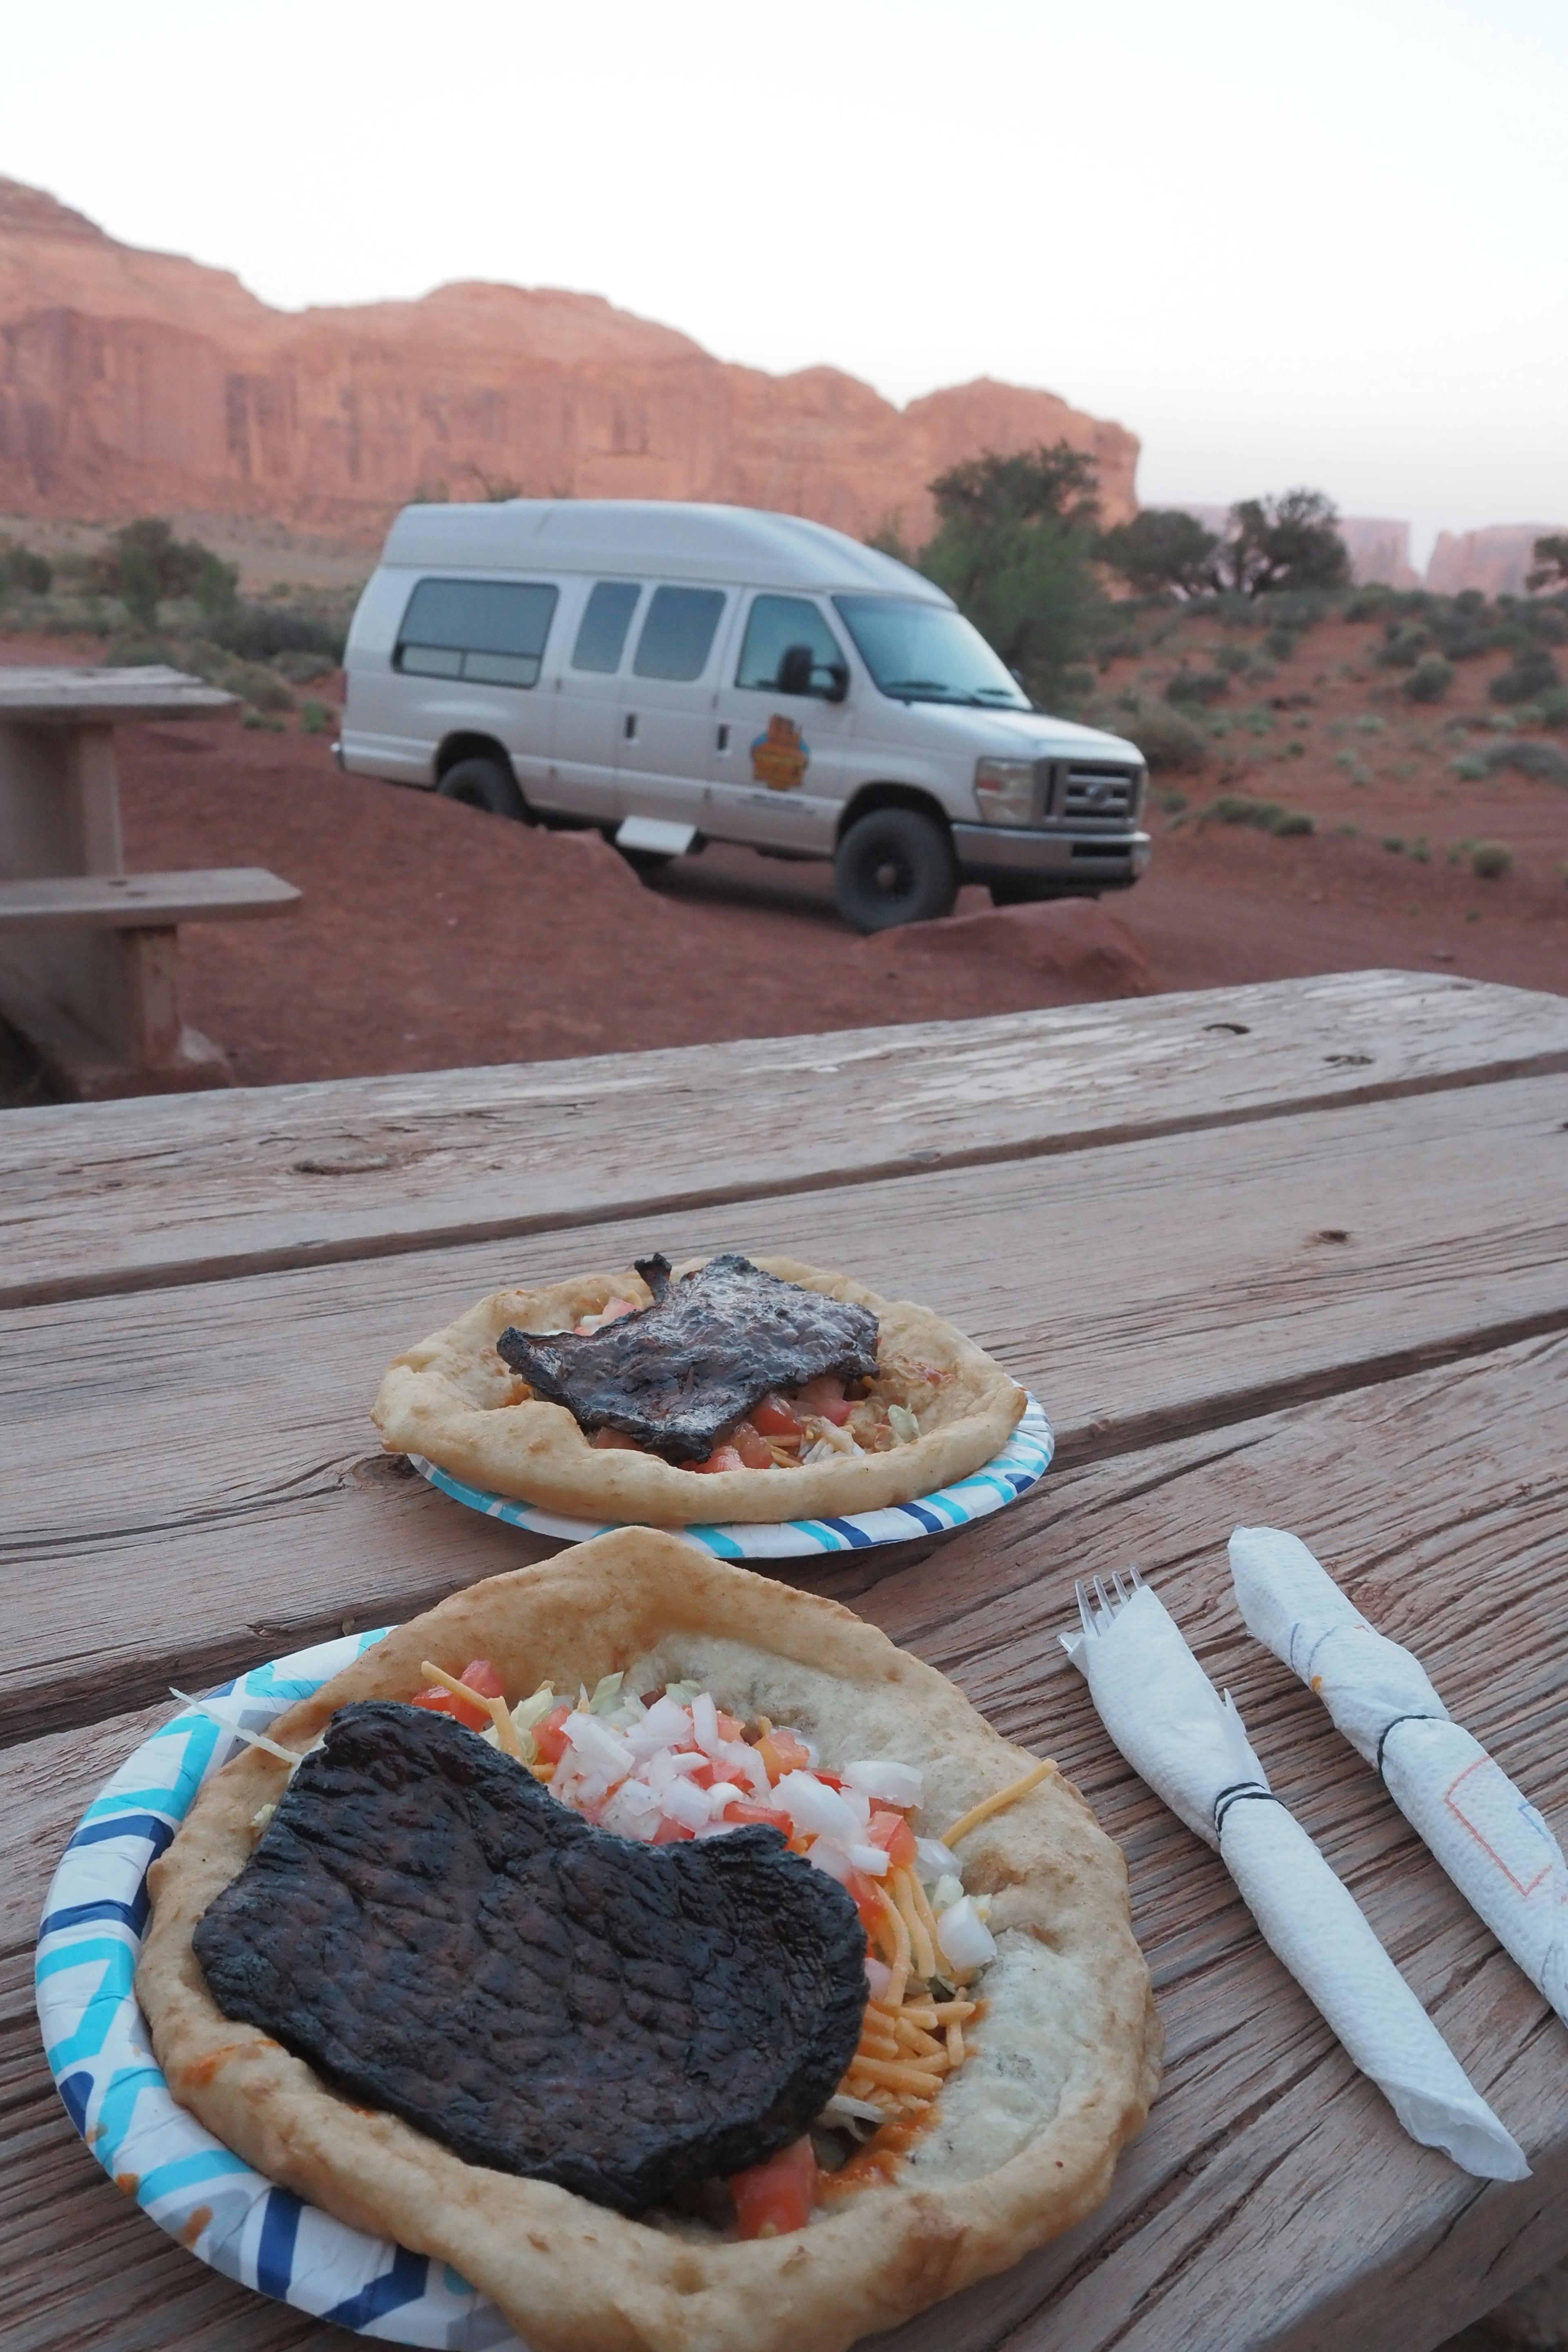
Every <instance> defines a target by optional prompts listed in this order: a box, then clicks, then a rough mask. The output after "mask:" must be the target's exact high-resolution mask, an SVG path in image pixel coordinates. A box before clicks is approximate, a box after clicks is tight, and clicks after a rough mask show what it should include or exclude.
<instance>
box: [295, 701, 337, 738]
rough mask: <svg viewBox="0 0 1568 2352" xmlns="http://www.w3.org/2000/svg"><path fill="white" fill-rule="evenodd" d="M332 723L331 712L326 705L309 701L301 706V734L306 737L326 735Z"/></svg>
mask: <svg viewBox="0 0 1568 2352" xmlns="http://www.w3.org/2000/svg"><path fill="white" fill-rule="evenodd" d="M331 723H332V714H331V709H330V707H329V706H328V705H327V704H326V703H324V702H314V701H311V700H310V699H307V700H305V701H304V702H302V703H301V704H300V731H301V733H303V734H306V735H324V734H325V733H326V731H327V730H328V728H329V727H330V726H331Z"/></svg>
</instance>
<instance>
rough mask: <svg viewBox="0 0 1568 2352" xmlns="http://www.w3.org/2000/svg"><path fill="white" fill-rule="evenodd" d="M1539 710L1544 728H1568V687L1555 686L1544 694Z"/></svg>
mask: <svg viewBox="0 0 1568 2352" xmlns="http://www.w3.org/2000/svg"><path fill="white" fill-rule="evenodd" d="M1537 708H1538V709H1539V710H1540V712H1541V723H1542V726H1543V727H1568V686H1554V687H1553V688H1552V691H1551V693H1550V694H1543V695H1542V698H1541V700H1540V703H1539V704H1538V706H1537Z"/></svg>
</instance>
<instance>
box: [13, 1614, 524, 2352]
mask: <svg viewBox="0 0 1568 2352" xmlns="http://www.w3.org/2000/svg"><path fill="white" fill-rule="evenodd" d="M387 1630H388V1629H387V1628H386V1627H383V1628H382V1630H381V1632H380V1633H355V1634H351V1635H350V1636H349V1638H348V1639H347V1640H345V1641H341V1642H326V1643H321V1645H320V1646H319V1647H318V1648H316V1649H313V1650H300V1651H297V1652H296V1653H295V1654H293V1656H291V1657H287V1658H279V1659H277V1660H275V1661H274V1662H273V1664H270V1665H266V1666H258V1667H257V1668H256V1670H255V1671H254V1672H253V1673H251V1674H248V1675H242V1676H241V1678H240V1680H239V1681H238V1682H236V1683H230V1684H228V1685H226V1687H225V1689H224V1690H223V1691H221V1692H215V1693H214V1694H213V1697H214V1699H215V1701H216V1704H217V1705H218V1706H221V1707H222V1708H223V1710H224V1712H225V1713H226V1715H227V1716H229V1717H230V1718H231V1720H233V1721H234V1722H237V1723H239V1724H242V1725H243V1726H244V1727H245V1728H246V1729H247V1731H265V1730H266V1728H267V1727H268V1724H269V1723H271V1722H272V1720H273V1719H274V1717H277V1716H279V1715H281V1714H282V1712H283V1710H284V1709H285V1707H289V1706H292V1705H293V1704H294V1702H295V1700H296V1699H301V1698H308V1697H309V1696H310V1693H311V1692H312V1691H315V1690H319V1689H320V1688H321V1685H322V1684H323V1683H324V1682H326V1681H327V1680H329V1678H330V1677H331V1675H335V1674H339V1673H341V1672H342V1668H343V1667H344V1666H346V1665H350V1664H353V1660H354V1659H355V1658H357V1657H358V1656H359V1655H360V1654H361V1653H362V1652H363V1651H364V1650H367V1649H368V1648H369V1647H370V1645H371V1643H373V1642H379V1641H380V1640H381V1639H382V1636H383V1634H384V1633H385V1632H386V1631H387ZM239 1746H240V1742H239V1741H238V1740H237V1739H236V1738H233V1737H232V1735H231V1734H230V1733H228V1732H226V1731H225V1730H224V1729H222V1728H221V1727H220V1726H218V1725H217V1724H216V1723H214V1722H213V1721H212V1720H211V1718H210V1717H207V1716H205V1715H199V1714H197V1713H196V1712H195V1710H194V1709H187V1710H186V1712H185V1713H184V1714H182V1715H177V1716H174V1717H172V1719H171V1720H170V1721H169V1722H167V1723H165V1724H163V1725H161V1726H160V1727H159V1728H158V1729H157V1730H156V1731H155V1732H153V1736H152V1738H150V1739H148V1740H147V1741H146V1742H145V1743H144V1744H143V1745H142V1747H141V1748H138V1749H137V1750H136V1753H135V1754H134V1755H133V1756H132V1758H131V1759H130V1760H129V1762H128V1763H125V1764H123V1765H121V1769H120V1770H119V1771H118V1772H117V1773H116V1774H115V1775H114V1778H113V1779H112V1780H110V1782H109V1783H108V1784H107V1786H106V1787H105V1788H104V1790H102V1792H101V1794H100V1795H99V1796H98V1797H96V1798H95V1799H94V1800H93V1801H92V1803H91V1804H90V1805H89V1807H88V1809H87V1811H86V1812H85V1813H84V1814H83V1815H82V1818H81V1821H80V1822H79V1825H78V1828H77V1832H76V1834H75V1836H74V1837H73V1838H72V1839H71V1842H70V1843H69V1844H68V1846H67V1848H66V1850H65V1853H64V1855H63V1856H62V1858H61V1861H60V1866H59V1868H58V1870H57V1871H56V1873H55V1876H54V1883H53V1885H51V1886H50V1888H49V1895H48V1901H47V1905H46V1906H45V1909H44V1919H43V1925H42V1927H40V1928H39V1930H38V1957H37V1996H38V2021H39V2024H40V2025H41V2027H42V2029H43V2035H44V2049H45V2053H46V2054H47V2058H48V2062H49V2070H50V2072H51V2073H52V2074H53V2075H54V2078H55V2084H56V2087H57V2089H58V2092H59V2095H60V2097H61V2099H62V2100H63V2101H64V2102H65V2107H66V2112H67V2114H68V2116H70V2119H71V2121H72V2123H73V2124H74V2125H75V2126H76V2127H77V2129H78V2131H79V2133H80V2134H81V2136H82V2137H83V2139H84V2140H85V2141H86V2142H87V2144H88V2146H89V2148H90V2149H91V2150H92V2153H93V2154H94V2156H96V2157H97V2158H98V2160H99V2162H100V2164H101V2165H102V2167H103V2168H104V2170H105V2172H107V2173H108V2174H109V2176H110V2179H111V2180H112V2181H113V2182H114V2184H115V2186H116V2188H117V2189H122V2190H123V2191H124V2192H125V2193H126V2195H128V2196H131V2197H134V2198H135V2200H136V2202H137V2203H138V2204H139V2205H140V2206H141V2207H142V2210H143V2211H144V2212H145V2213H146V2214H147V2215H148V2216H149V2217H150V2218H151V2219H152V2220H153V2221H156V2222H157V2224H158V2226H159V2228H160V2229H162V2230H166V2231H168V2232H169V2235H170V2236H171V2237H173V2238H177V2239H178V2240H179V2242H180V2243H181V2244H182V2245H183V2246H187V2247H189V2249H190V2251H191V2252H193V2253H195V2254H197V2255H199V2256H200V2258H201V2260H202V2261H203V2262H205V2263H211V2265H212V2267H213V2269H214V2270H217V2271H222V2272H223V2273H224V2274H225V2275H226V2277H228V2278H232V2279H237V2280H238V2282H239V2284H240V2285H241V2286H248V2287H254V2288H255V2289H256V2290H257V2291H258V2293H259V2294H269V2295H275V2296H277V2297H278V2299H279V2301H280V2302H283V2303H289V2304H292V2305H294V2306H295V2308H296V2309H297V2310H299V2311H307V2312H309V2313H310V2315H311V2316H312V2317H313V2318H316V2319H324V2320H331V2321H332V2322H334V2323H335V2324H336V2325H337V2326H340V2327H352V2328H353V2329H355V2330H356V2331H357V2333H358V2334H360V2335H361V2336H374V2337H376V2338H378V2339H379V2340H380V2341H381V2342H382V2343H384V2344H424V2345H434V2346H440V2347H449V2352H526V2347H523V2346H522V2345H521V2343H520V2340H519V2338H518V2337H517V2336H516V2335H514V2333H513V2332H512V2329H511V2326H510V2323H509V2322H508V2321H507V2320H506V2319H504V2318H503V2317H502V2315H501V2314H500V2312H499V2311H498V2310H497V2309H496V2307H495V2305H493V2304H492V2303H490V2302H489V2301H488V2300H487V2299H486V2298H485V2297H484V2296H483V2295H481V2294H479V2292H478V2291H477V2289H475V2288H473V2287H471V2286H469V2285H468V2282H467V2280H465V2279H462V2278H459V2277H458V2273H457V2272H456V2271H454V2270H450V2269H448V2267H447V2264H446V2263H443V2262H440V2261H438V2260H437V2259H435V2258H434V2257H432V2256H429V2255H426V2254H414V2253H410V2252H408V2250H407V2248H406V2247H404V2246H396V2245H392V2244H390V2243H389V2242H386V2241H385V2240H384V2239H377V2238H372V2237H368V2236H366V2235H365V2233H364V2232H363V2231H360V2230H351V2229H349V2228H348V2227H347V2226H346V2224H345V2223H343V2222H342V2221H332V2220H331V2217H330V2216H329V2215H328V2214H325V2213H323V2212H321V2210H319V2208H317V2207H316V2206H313V2205H307V2204H306V2203H305V2202H304V2201H303V2200H302V2199H300V2198H299V2197H296V2196H295V2195H294V2194H293V2193H292V2191H291V2190H289V2189H280V2188H279V2187H278V2186H277V2184H276V2183H275V2182H273V2181H270V2180H268V2179H267V2178H266V2177H265V2175H264V2174H262V2173H259V2172H256V2171H253V2170H252V2169H251V2168H250V2166H249V2165H248V2164H247V2163H246V2162H245V2160H244V2158H242V2157H237V2156H236V2155H234V2154H233V2152H232V2151H231V2150H230V2149H228V2148H226V2147H224V2145H223V2143H222V2141H221V2140H216V2139H215V2138H214V2137H213V2136H212V2134H211V2133H210V2132H209V2131H206V2130H205V2129H204V2128H203V2126H201V2125H200V2124H199V2123H198V2122H197V2121H196V2119H195V2116H191V2115H187V2114H186V2112H185V2110H184V2107H181V2106H177V2105H175V2103H174V2098H173V2097H172V2096H171V2095H170V2091H169V2086H168V2084H167V2083H166V2082H165V2081H164V2080H163V2074H162V2073H161V2071H160V2069H159V2066H158V2063H157V2061H156V2059H155V2058H154V2057H153V2045H152V2042H151V2040H150V2038H149V2035H148V2032H147V2025H146V2021H145V2019H144V2018H143V2017H142V2012H141V2011H140V2009H139V2008H138V2007H137V2005H136V1995H135V1992H134V1990H132V1976H133V1973H134V1970H135V1967H136V1957H137V1954H138V1953H139V1952H140V1950H141V1948H142V1932H143V1930H144V1928H145V1927H146V1924H147V1918H148V1914H149V1912H150V1910H151V1907H152V1906H151V1904H150V1903H149V1900H148V1896H147V1873H148V1870H149V1869H150V1868H151V1866H152V1864H153V1862H154V1861H155V1860H156V1858H157V1856H158V1855H159V1854H161V1853H163V1850H164V1848H165V1847H166V1846H167V1845H168V1844H169V1843H171V1841H172V1840H173V1838H174V1832H175V1831H176V1829H177V1828H178V1827H179V1825H180V1823H181V1822H182V1821H183V1820H184V1817H185V1814H186V1812H187V1811H189V1809H190V1805H191V1802H192V1800H193V1799H194V1798H195V1793H196V1790H198V1789H199V1788H200V1787H201V1785H202V1782H203V1781H204V1780H206V1779H207V1777H208V1776H209V1774H211V1773H213V1772H216V1770H217V1769H218V1768H219V1766H220V1765H222V1764H225V1763H226V1762H227V1760H228V1759H229V1757H230V1756H232V1755H233V1754H234V1753H235V1751H236V1749H237V1748H238V1747H239Z"/></svg>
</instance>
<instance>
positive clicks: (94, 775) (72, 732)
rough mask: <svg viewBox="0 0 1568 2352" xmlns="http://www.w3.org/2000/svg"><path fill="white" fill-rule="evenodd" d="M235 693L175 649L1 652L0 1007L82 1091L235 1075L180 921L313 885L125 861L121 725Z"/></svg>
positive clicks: (249, 872) (224, 704) (222, 702)
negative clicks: (189, 974)
mask: <svg viewBox="0 0 1568 2352" xmlns="http://www.w3.org/2000/svg"><path fill="white" fill-rule="evenodd" d="M238 707H239V706H238V700H237V697H236V696H234V695H232V694H225V693H222V692H220V691H219V689H218V688H216V687H211V686H206V685H204V684H203V682H202V680H201V679H200V678H198V677H186V676H185V674H184V672H183V671H182V670H174V669H169V668H167V667H163V665H162V664H149V665H147V666H144V667H136V668H131V669H65V668H44V669H38V668H21V667H0V1016H4V1018H5V1020H7V1021H8V1022H9V1023H10V1024H12V1025H13V1027H15V1028H17V1029H19V1030H21V1031H22V1032H23V1034H25V1035H26V1037H27V1038H28V1039H29V1040H30V1042H31V1043H32V1045H33V1046H34V1048H35V1050H36V1051H37V1054H38V1055H40V1056H41V1058H42V1060H43V1062H44V1065H45V1066H46V1068H47V1070H48V1072H49V1074H50V1076H51V1077H52V1078H53V1079H54V1080H55V1082H56V1083H57V1084H58V1085H59V1086H60V1087H63V1088H64V1089H65V1090H66V1091H67V1092H68V1093H70V1094H74V1095H80V1096H114V1095H124V1094H141V1093H146V1092H157V1091H161V1090H175V1091H181V1092H183V1091H184V1090H185V1089H187V1088H189V1087H205V1086H227V1085H228V1084H229V1083H230V1081H231V1076H232V1074H231V1072H230V1070H229V1068H228V1066H227V1064H226V1061H225V1059H224V1056H223V1054H222V1051H221V1049H220V1048H219V1047H217V1046H216V1045H213V1044H212V1043H211V1042H210V1041H209V1040H208V1039H207V1038H205V1037H204V1036H203V1035H202V1034H201V1033H200V1032H199V1031H198V1030H195V1029H192V1028H190V1027H188V1026H187V1024H185V1022H184V1019H183V1017H182V1014H181V1010H180V990H179V960H178V947H177V931H178V926H179V925H180V924H181V923H182V922H220V921H221V922H228V921H232V920H234V919H236V918H237V917H240V916H243V917H247V918H255V917H258V916H270V915H279V914H287V913H289V911H290V910H291V909H292V908H294V907H295V906H296V905H298V903H299V898H300V893H299V892H298V890H296V889H294V888H292V887H290V886H289V884H288V883H287V882H281V881H279V878H278V877H277V875H275V874H268V873H266V872H264V871H262V870H260V869H259V868H253V867H248V866H236V867H229V868H223V869H219V870H216V871H201V872H194V873H186V874H178V875H174V874H155V875H141V876H136V875H132V876H128V875H127V874H126V872H125V860H124V854H123V850H122V847H121V825H120V782H119V772H118V769H117V767H116V762H115V756H114V730H115V727H116V726H117V725H118V724H120V723H121V722H123V721H126V720H133V719H134V720H142V721H146V720H149V719H160V720H167V719H211V718H213V717H215V716H216V715H219V714H222V713H226V712H233V711H235V710H237V709H238Z"/></svg>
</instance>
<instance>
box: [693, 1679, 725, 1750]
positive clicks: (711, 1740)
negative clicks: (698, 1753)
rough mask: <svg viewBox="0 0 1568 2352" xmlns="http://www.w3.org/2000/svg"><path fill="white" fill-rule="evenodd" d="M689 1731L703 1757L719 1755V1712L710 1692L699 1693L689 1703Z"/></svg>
mask: <svg viewBox="0 0 1568 2352" xmlns="http://www.w3.org/2000/svg"><path fill="white" fill-rule="evenodd" d="M691 1730H692V1736H693V1738H695V1739H696V1742H697V1745H698V1746H699V1748H701V1750H702V1753H703V1754H704V1756H717V1754H718V1753H719V1746H720V1741H719V1710H718V1708H717V1707H716V1706H714V1704H713V1694H712V1692H711V1691H699V1692H698V1694H697V1696H696V1697H695V1698H694V1699H693V1700H692V1702H691Z"/></svg>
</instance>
